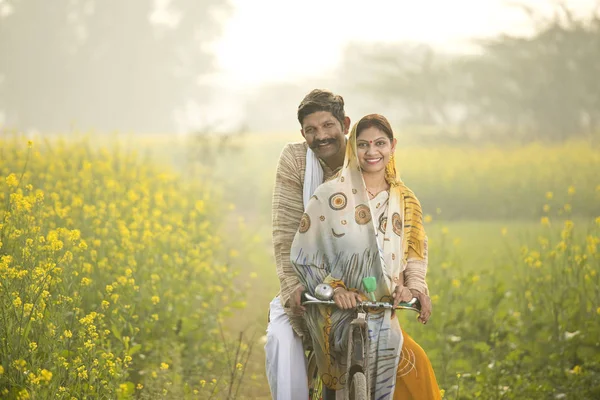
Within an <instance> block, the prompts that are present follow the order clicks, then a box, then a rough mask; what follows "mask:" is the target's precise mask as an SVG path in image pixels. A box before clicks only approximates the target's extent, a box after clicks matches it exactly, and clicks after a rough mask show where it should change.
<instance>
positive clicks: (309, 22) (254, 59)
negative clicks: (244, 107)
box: [215, 0, 596, 87]
mask: <svg viewBox="0 0 600 400" xmlns="http://www.w3.org/2000/svg"><path fill="white" fill-rule="evenodd" d="M231 2H232V4H233V5H234V7H235V10H234V13H233V15H232V16H231V18H230V19H229V20H228V21H227V23H226V26H225V31H224V35H223V37H222V39H221V40H220V41H219V42H218V43H216V44H215V50H216V52H217V55H218V58H219V66H220V68H221V69H222V73H221V74H220V75H219V78H218V79H219V81H221V82H223V83H224V84H226V85H227V86H238V87H239V86H253V85H254V84H258V83H262V82H265V81H282V80H289V79H292V78H294V77H296V78H297V77H300V76H303V75H304V76H305V75H313V74H319V73H321V72H324V71H325V72H326V71H329V70H331V69H333V67H334V66H335V65H336V63H337V61H338V59H339V55H340V52H341V49H342V46H343V44H344V43H345V42H347V41H349V40H361V41H373V40H375V41H398V40H408V41H421V42H428V43H430V44H432V45H437V46H441V47H443V48H446V49H451V50H464V49H465V48H466V40H467V39H468V38H471V37H474V36H476V37H482V36H490V35H494V34H496V33H498V32H501V31H503V32H513V33H528V32H530V30H531V23H530V20H529V19H528V17H527V16H526V15H525V13H523V11H521V10H520V9H518V8H516V7H514V6H510V4H511V2H510V1H505V0H453V1H449V0H419V1H414V0H412V1H408V0H369V1H367V0H302V1H299V0H231ZM514 3H519V4H528V5H530V6H533V7H534V8H535V9H537V10H540V11H541V12H545V13H546V14H547V13H548V11H551V10H552V9H553V7H552V4H553V3H555V2H553V1H552V0H522V1H515V2H513V4H514ZM564 3H565V4H567V5H568V6H569V7H570V8H571V9H573V10H575V11H576V12H578V13H581V12H589V10H591V9H593V6H594V4H595V3H596V0H566V1H564ZM366 4H368V6H367V5H366Z"/></svg>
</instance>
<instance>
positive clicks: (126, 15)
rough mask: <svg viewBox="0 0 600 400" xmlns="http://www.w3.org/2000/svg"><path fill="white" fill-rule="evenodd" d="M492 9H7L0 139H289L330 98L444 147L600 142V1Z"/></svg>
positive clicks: (223, 5)
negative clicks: (0, 134) (311, 105)
mask: <svg viewBox="0 0 600 400" xmlns="http://www.w3.org/2000/svg"><path fill="white" fill-rule="evenodd" d="M426 3H427V4H426ZM483 3H484V2H472V1H467V0H463V1H459V2H455V3H453V5H449V4H448V3H446V2H435V1H430V2H424V3H422V4H421V3H419V4H420V5H401V4H400V5H399V3H397V2H390V1H376V2H374V3H372V4H371V5H370V7H368V8H367V7H365V6H363V5H362V4H363V3H362V2H339V1H331V2H325V3H323V4H322V5H321V6H319V5H317V4H316V3H315V4H312V3H311V2H305V3H296V2H289V3H286V2H272V1H269V0H262V1H257V2H255V3H252V5H249V3H245V2H242V1H229V2H226V1H216V0H202V1H192V0H178V1H175V0H172V1H169V0H162V1H161V0H155V1H153V2H146V1H129V2H126V3H124V2H120V1H116V0H105V1H97V0H87V1H84V0H72V1H57V2H48V1H42V0H27V1H17V0H0V127H1V128H0V129H2V130H4V131H6V130H17V131H25V132H31V131H35V132H42V133H52V132H74V131H84V132H88V131H94V132H98V134H102V133H105V132H113V131H119V132H128V133H140V134H141V133H145V134H151V133H162V134H165V133H167V134H186V133H192V132H278V131H286V132H288V131H294V130H297V129H298V127H299V126H298V122H297V121H296V118H295V109H296V107H297V105H298V103H299V102H300V100H301V99H302V97H303V96H304V95H305V94H306V93H308V92H309V91H310V90H311V89H313V88H315V87H322V88H328V89H331V90H333V91H335V92H337V93H339V94H341V95H342V96H343V97H344V99H345V100H346V109H347V112H348V114H349V115H350V116H351V118H352V119H353V120H357V119H358V118H360V116H362V115H364V114H365V113H368V112H380V113H383V114H385V115H386V116H387V117H388V118H389V119H390V120H391V121H392V122H393V123H394V124H395V125H396V126H402V127H412V128H419V129H420V130H421V131H422V132H428V133H429V134H433V135H435V136H436V137H437V136H441V137H453V138H459V139H464V138H466V139H469V140H473V139H481V138H485V139H494V140H496V139H500V140H504V139H507V140H515V139H516V140H526V141H527V140H538V139H544V140H552V141H555V140H564V139H566V138H568V137H572V136H593V135H594V134H595V132H597V131H598V124H599V123H600V122H599V121H600V80H598V79H597V77H598V76H600V51H599V49H600V19H599V13H598V9H599V7H598V5H599V4H598V2H597V1H564V2H562V3H559V2H553V1H541V0H538V1H528V2H521V3H514V2H513V3H511V2H501V1H490V2H485V5H484V4H483ZM396 21H397V22H396Z"/></svg>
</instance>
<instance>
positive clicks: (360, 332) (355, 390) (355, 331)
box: [302, 283, 421, 400]
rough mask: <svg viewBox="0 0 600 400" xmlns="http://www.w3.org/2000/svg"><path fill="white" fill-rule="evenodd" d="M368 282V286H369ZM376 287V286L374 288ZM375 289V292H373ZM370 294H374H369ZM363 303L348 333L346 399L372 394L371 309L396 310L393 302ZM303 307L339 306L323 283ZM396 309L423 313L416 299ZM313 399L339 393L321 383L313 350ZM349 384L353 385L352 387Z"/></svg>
mask: <svg viewBox="0 0 600 400" xmlns="http://www.w3.org/2000/svg"><path fill="white" fill-rule="evenodd" d="M368 286H369V285H367V284H366V283H365V287H368ZM370 287H373V286H370ZM373 290H374V289H373ZM367 294H368V295H369V294H370V292H367ZM371 298H372V299H373V300H372V301H363V302H360V303H359V304H357V306H356V309H355V310H356V313H357V315H356V318H354V319H353V320H352V322H350V326H351V329H350V331H349V334H348V357H347V369H346V371H347V376H348V379H347V380H346V387H345V388H344V399H345V400H367V399H369V397H370V396H369V394H370V392H371V390H370V389H371V388H370V383H369V382H370V380H369V370H370V369H369V368H368V366H369V352H368V349H369V335H368V334H367V333H368V322H367V321H368V315H369V311H368V310H370V309H393V308H394V305H393V304H391V303H386V302H380V301H374V297H371ZM302 299H303V301H302V305H310V304H324V305H336V304H335V302H334V301H333V300H332V299H333V288H332V287H331V286H330V285H327V284H320V285H318V286H317V287H316V288H315V296H312V295H310V294H309V293H307V292H304V293H303V294H302ZM395 309H396V310H411V311H415V312H417V313H419V312H420V311H421V310H420V305H419V302H418V299H417V298H416V297H415V298H413V299H412V300H410V301H409V302H401V303H399V304H398V305H397V306H396V307H395ZM307 372H308V385H309V398H310V399H311V400H333V399H335V391H333V390H331V389H329V388H327V387H325V386H324V385H323V383H322V382H321V380H320V378H319V376H318V371H317V362H316V357H315V354H314V352H312V351H310V352H309V354H308V362H307ZM348 382H349V385H348Z"/></svg>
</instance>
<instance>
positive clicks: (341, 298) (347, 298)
mask: <svg viewBox="0 0 600 400" xmlns="http://www.w3.org/2000/svg"><path fill="white" fill-rule="evenodd" d="M333 301H334V302H335V304H336V305H337V306H338V308H340V309H342V310H349V309H352V308H356V302H357V301H358V302H360V301H361V298H360V295H359V294H358V293H355V292H351V291H349V290H346V289H344V288H343V287H338V288H335V290H334V291H333Z"/></svg>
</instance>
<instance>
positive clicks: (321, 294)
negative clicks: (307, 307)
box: [315, 283, 333, 300]
mask: <svg viewBox="0 0 600 400" xmlns="http://www.w3.org/2000/svg"><path fill="white" fill-rule="evenodd" d="M315 297H316V298H317V299H319V300H331V299H332V298H333V288H332V287H331V286H329V285H328V284H326V283H321V284H320V285H317V287H316V288H315Z"/></svg>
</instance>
